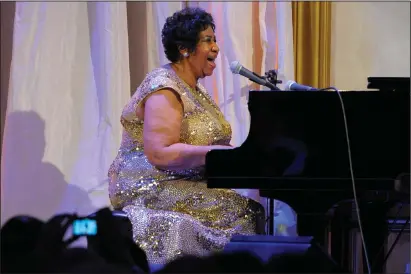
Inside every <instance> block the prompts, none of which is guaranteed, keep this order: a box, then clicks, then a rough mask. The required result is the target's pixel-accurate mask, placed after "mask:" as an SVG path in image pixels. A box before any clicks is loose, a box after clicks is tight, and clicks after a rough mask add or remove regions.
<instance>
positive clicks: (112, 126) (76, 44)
mask: <svg viewBox="0 0 411 274" xmlns="http://www.w3.org/2000/svg"><path fill="white" fill-rule="evenodd" d="M129 97H130V92H129V68H128V43H127V21H126V3H121V2H118V3H114V2H113V3H110V2H90V3H87V2H54V3H53V2H17V3H16V12H15V20H14V37H13V53H12V62H11V69H10V84H9V92H8V105H7V112H6V123H5V130H4V139H3V151H2V172H1V176H2V193H1V194H2V197H1V203H2V216H1V218H2V221H3V220H5V219H8V218H9V217H11V216H12V215H16V214H30V215H33V216H36V217H39V218H42V219H44V218H48V217H51V216H52V215H53V214H54V213H55V212H57V211H79V213H80V214H82V213H86V212H87V213H91V212H92V211H94V210H95V209H96V208H99V207H101V206H103V205H107V204H108V197H106V196H105V195H104V196H101V197H94V198H92V197H91V196H90V195H89V193H90V191H91V190H92V189H93V188H97V187H99V185H101V182H104V180H105V178H106V172H107V169H108V167H109V164H110V163H111V161H112V159H113V157H114V156H115V154H116V151H117V149H118V144H119V143H120V138H121V127H120V124H119V122H118V119H119V118H118V117H119V116H120V114H121V109H122V107H123V105H124V104H125V103H126V102H127V100H128V98H129Z"/></svg>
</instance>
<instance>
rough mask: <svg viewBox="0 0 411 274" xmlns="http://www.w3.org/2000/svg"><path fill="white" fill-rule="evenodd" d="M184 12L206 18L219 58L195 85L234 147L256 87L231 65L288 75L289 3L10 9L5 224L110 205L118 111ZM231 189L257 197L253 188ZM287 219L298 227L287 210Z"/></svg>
mask: <svg viewBox="0 0 411 274" xmlns="http://www.w3.org/2000/svg"><path fill="white" fill-rule="evenodd" d="M185 6H199V7H202V8H204V9H205V10H207V11H208V12H210V13H211V14H212V15H213V17H214V19H215V23H216V34H217V39H218V43H219V46H220V56H219V58H218V59H217V61H216V62H217V69H216V70H215V73H214V75H213V76H212V77H208V78H207V79H205V80H202V83H203V84H204V85H205V87H206V88H207V90H208V91H209V92H210V94H211V96H212V97H213V98H214V99H215V101H216V102H217V104H218V105H219V106H220V108H221V109H222V111H223V113H224V115H225V116H226V118H227V120H228V121H229V122H230V124H231V126H232V128H233V139H232V144H233V145H236V146H239V145H241V144H242V142H243V141H244V140H245V138H246V137H247V135H248V130H249V126H250V116H249V112H248V108H247V99H248V91H249V90H250V89H260V87H259V86H257V85H252V84H251V82H250V81H248V80H247V79H246V78H244V77H241V76H239V75H233V74H232V73H231V71H230V69H229V65H230V63H231V62H232V61H235V60H238V61H239V62H240V63H242V64H243V65H244V66H245V67H247V68H248V69H250V70H253V71H255V72H257V73H260V74H264V72H265V71H268V70H270V69H278V74H279V78H280V79H281V80H283V81H284V82H285V81H287V80H290V79H294V65H293V64H294V60H293V50H292V49H293V47H292V44H293V37H292V21H291V18H292V17H291V3H287V2H238V3H234V2H192V1H189V2H127V3H126V2H124V3H121V2H119V3H111V2H89V3H87V2H81V3H80V2H78V3H75V2H70V3H69V2H67V3H65V2H61V3H57V2H56V3H52V2H36V3H34V2H30V3H24V2H18V3H16V12H15V22H14V30H13V32H14V34H13V35H14V37H13V47H12V49H13V55H12V61H11V70H10V85H9V90H8V96H9V98H8V108H7V113H6V116H7V117H6V127H5V131H4V141H3V155H2V156H3V157H2V158H3V163H2V205H4V206H2V213H3V214H2V220H4V219H7V218H8V217H10V216H11V215H15V214H17V213H24V214H31V215H34V216H38V217H41V218H47V217H50V216H51V215H52V214H53V213H55V212H56V211H67V210H69V211H74V210H78V211H80V213H81V212H84V213H86V212H87V213H89V212H91V211H94V210H95V209H96V208H97V207H101V206H105V205H109V202H108V194H107V191H106V189H105V188H106V187H107V182H106V181H105V178H106V174H107V169H108V166H109V164H110V163H111V161H112V160H113V158H114V156H115V154H116V150H117V148H118V147H119V143H120V138H121V132H122V129H121V127H120V123H119V117H120V114H121V110H122V108H123V106H124V105H125V104H126V102H127V101H128V99H129V97H130V94H131V93H133V92H134V91H135V90H136V88H137V86H138V85H139V84H140V83H141V81H142V79H143V78H144V76H145V75H146V74H147V73H148V72H149V71H151V70H152V69H154V68H156V67H158V66H160V65H163V64H165V63H167V62H168V61H167V60H166V58H165V54H164V51H163V48H162V43H161V29H162V26H163V24H164V22H165V19H166V18H167V17H168V16H170V15H171V14H172V13H173V12H175V11H177V10H180V9H181V8H183V7H185ZM2 90H3V89H2ZM238 191H239V192H241V193H242V194H244V195H246V196H248V197H250V198H254V199H256V200H258V199H259V197H258V192H257V191H252V190H241V191H240V190H238ZM39 201H41V203H40V202H39ZM262 202H263V204H264V201H262ZM284 219H285V220H291V223H292V224H294V223H295V216H294V215H293V214H291V215H290V216H289V215H287V217H286V218H284Z"/></svg>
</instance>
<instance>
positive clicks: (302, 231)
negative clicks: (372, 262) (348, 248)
mask: <svg viewBox="0 0 411 274" xmlns="http://www.w3.org/2000/svg"><path fill="white" fill-rule="evenodd" d="M408 86H409V84H408ZM340 95H341V98H340V97H339V95H338V94H337V93H336V92H335V91H315V92H296V91H292V92H290V91H250V94H249V103H248V107H249V111H250V115H251V125H250V131H249V135H248V137H247V139H246V140H245V141H244V143H243V144H242V145H241V146H240V147H238V148H234V149H232V150H213V151H210V152H209V153H208V154H207V156H206V176H207V184H208V187H209V188H237V189H238V188H246V189H259V190H260V194H261V196H263V197H268V198H271V199H277V200H281V201H283V202H285V203H287V204H288V205H290V206H291V207H292V208H293V209H294V210H295V211H296V213H297V231H298V234H299V236H313V237H314V238H315V239H316V241H317V242H318V243H319V244H322V245H327V246H328V245H330V241H329V238H328V235H327V233H326V228H327V227H328V226H329V224H330V220H332V218H331V217H333V216H334V215H335V214H336V213H340V214H342V209H343V208H346V206H345V207H344V206H342V204H344V201H348V203H347V202H346V203H345V204H346V205H347V204H348V205H349V206H348V208H349V213H352V210H351V209H352V201H353V198H354V194H353V182H352V175H353V176H354V179H355V189H356V193H357V198H358V201H359V203H360V206H361V219H362V220H363V221H362V223H363V229H364V230H366V231H364V233H366V232H367V233H368V234H367V235H368V236H367V237H366V244H367V245H370V246H369V253H372V254H370V259H372V258H373V256H376V252H377V251H375V250H376V249H379V247H380V245H381V241H380V240H382V238H384V240H385V237H386V233H387V231H386V229H387V228H386V220H385V213H386V211H388V209H389V208H390V207H392V205H393V204H395V203H396V202H398V201H402V202H403V201H404V200H405V201H408V202H409V173H410V91H409V88H408V89H406V90H403V89H399V90H396V91H392V90H379V91H345V92H340ZM341 99H342V100H341ZM343 108H344V109H343ZM343 110H344V111H343ZM344 115H345V117H344ZM347 130H348V138H349V145H350V151H349V149H348V145H347V143H348V142H347V132H346V131H347ZM349 156H351V163H350V158H349ZM351 166H352V169H351V168H350V167H351ZM351 170H352V172H353V173H352V174H351ZM407 174H408V177H401V176H402V175H407ZM401 178H408V185H407V183H404V182H402V183H401V182H400V183H398V182H399V181H401ZM338 205H340V206H338ZM333 213H335V214H334V215H333ZM343 215H344V214H343ZM348 215H349V214H348V213H345V215H344V216H346V217H347V216H348ZM347 218H349V217H347ZM371 228H372V229H371ZM333 229H334V230H336V228H335V227H334V228H333ZM370 230H372V233H370ZM269 232H270V233H269V234H272V227H271V228H270V231H269ZM333 234H334V235H335V236H334V237H331V239H334V240H332V241H333V242H332V244H333V246H332V247H331V249H333V251H332V252H333V253H334V254H332V256H333V257H334V258H335V259H336V260H337V261H338V262H339V263H341V264H346V263H347V262H346V260H347V259H346V258H345V259H343V258H342V257H343V254H341V252H342V251H341V247H335V246H336V245H343V244H344V243H342V241H343V239H342V238H341V235H340V234H341V231H339V232H338V231H331V235H333ZM376 238H379V239H380V240H378V239H376ZM371 245H372V246H371ZM377 246H378V248H377ZM367 248H368V247H367ZM372 250H374V253H373V252H372ZM383 255H384V254H383ZM336 257H338V258H336ZM380 260H381V258H380Z"/></svg>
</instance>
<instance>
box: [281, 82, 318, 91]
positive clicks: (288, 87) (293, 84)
mask: <svg viewBox="0 0 411 274" xmlns="http://www.w3.org/2000/svg"><path fill="white" fill-rule="evenodd" d="M285 90H294V91H318V89H316V88H313V87H310V86H304V85H300V84H297V83H296V82H295V81H288V82H287V83H286V84H285Z"/></svg>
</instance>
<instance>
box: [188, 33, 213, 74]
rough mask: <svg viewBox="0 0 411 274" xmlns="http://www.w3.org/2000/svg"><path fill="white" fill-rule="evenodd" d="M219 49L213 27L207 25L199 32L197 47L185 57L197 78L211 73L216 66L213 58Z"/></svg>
mask: <svg viewBox="0 0 411 274" xmlns="http://www.w3.org/2000/svg"><path fill="white" fill-rule="evenodd" d="M219 51H220V49H219V48H218V45H217V39H216V37H215V34H214V31H213V29H212V28H211V27H208V28H207V29H205V30H204V31H202V32H200V39H199V42H198V44H197V47H196V49H195V51H194V52H192V53H191V54H190V56H189V57H188V58H187V61H188V62H189V64H190V67H191V69H192V71H193V72H194V74H195V75H196V76H197V77H198V78H204V77H206V76H210V75H212V74H213V71H214V69H215V67H216V63H215V59H216V58H217V56H218V52H219Z"/></svg>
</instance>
